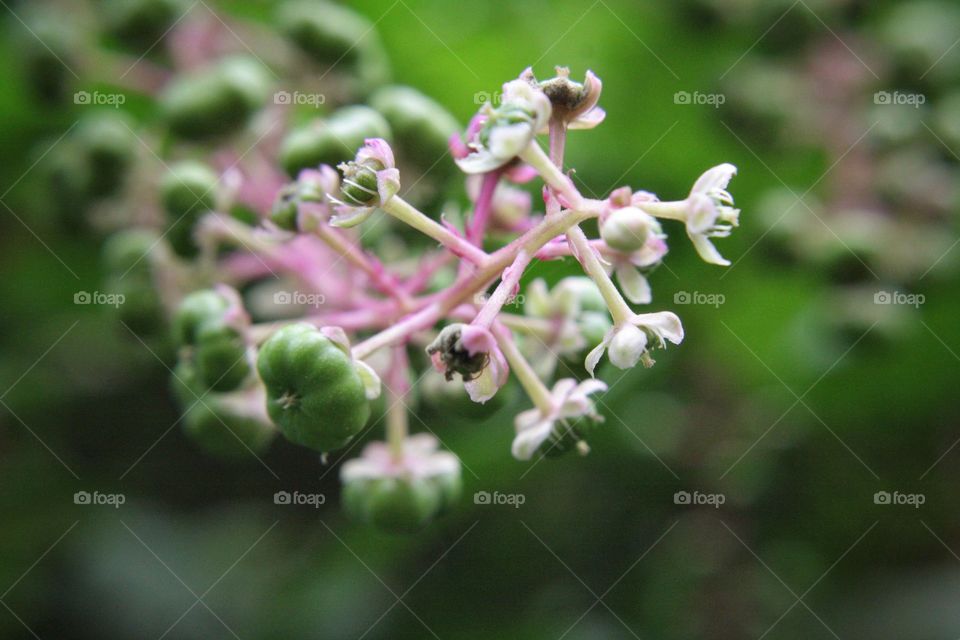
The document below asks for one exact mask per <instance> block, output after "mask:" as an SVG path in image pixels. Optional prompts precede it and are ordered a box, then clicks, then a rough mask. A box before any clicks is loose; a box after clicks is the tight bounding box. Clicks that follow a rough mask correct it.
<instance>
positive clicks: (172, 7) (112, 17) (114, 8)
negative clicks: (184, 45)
mask: <svg viewBox="0 0 960 640" xmlns="http://www.w3.org/2000/svg"><path fill="white" fill-rule="evenodd" d="M105 5H106V6H104V10H103V16H104V17H105V18H106V20H107V31H108V32H109V33H110V34H111V35H112V36H114V37H115V38H116V39H117V40H118V41H119V42H120V43H121V44H123V45H124V46H126V47H128V48H130V49H132V50H134V51H137V52H138V53H139V52H145V51H148V50H150V49H152V48H153V47H154V45H156V44H157V43H158V42H159V41H160V40H161V39H162V38H163V37H164V36H165V35H166V34H167V32H168V31H169V30H170V28H171V27H172V26H173V25H174V23H175V22H176V21H177V19H178V18H180V16H181V15H182V14H183V11H184V6H183V2H182V1H181V0H109V1H108V2H107V3H105Z"/></svg>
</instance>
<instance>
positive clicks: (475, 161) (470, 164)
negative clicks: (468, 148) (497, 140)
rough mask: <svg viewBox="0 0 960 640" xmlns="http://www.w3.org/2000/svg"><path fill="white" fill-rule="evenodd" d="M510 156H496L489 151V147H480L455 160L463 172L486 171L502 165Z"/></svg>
mask: <svg viewBox="0 0 960 640" xmlns="http://www.w3.org/2000/svg"><path fill="white" fill-rule="evenodd" d="M509 160H510V158H506V159H504V158H498V157H496V156H494V155H493V154H492V153H490V150H489V149H480V150H479V151H475V152H473V153H471V154H470V155H468V156H467V157H465V158H458V159H457V160H456V163H457V166H458V167H460V170H461V171H463V172H464V173H487V172H489V171H493V170H494V169H497V168H499V167H502V166H503V165H505V164H506V163H507V162H509Z"/></svg>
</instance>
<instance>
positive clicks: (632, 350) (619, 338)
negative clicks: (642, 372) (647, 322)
mask: <svg viewBox="0 0 960 640" xmlns="http://www.w3.org/2000/svg"><path fill="white" fill-rule="evenodd" d="M646 350H647V334H646V332H644V331H643V329H640V328H638V327H635V326H633V325H632V324H627V325H624V326H622V327H620V328H619V329H617V331H616V333H614V334H613V338H611V340H610V346H609V347H608V348H607V355H608V356H609V357H610V362H612V363H613V366H615V367H617V368H619V369H630V368H632V367H634V366H635V365H636V364H637V362H639V361H640V357H641V356H642V355H643V354H644V353H645V352H646Z"/></svg>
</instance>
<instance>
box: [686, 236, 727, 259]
mask: <svg viewBox="0 0 960 640" xmlns="http://www.w3.org/2000/svg"><path fill="white" fill-rule="evenodd" d="M687 235H688V236H690V241H691V242H692V243H693V246H694V248H695V249H696V250H697V253H699V254H700V257H701V258H703V261H704V262H707V263H709V264H718V265H720V266H721V267H728V266H730V261H729V260H727V259H726V258H724V257H723V256H722V255H720V252H719V251H717V248H716V247H714V246H713V243H712V242H710V240H709V238H707V236H705V235H703V234H702V233H688V234H687Z"/></svg>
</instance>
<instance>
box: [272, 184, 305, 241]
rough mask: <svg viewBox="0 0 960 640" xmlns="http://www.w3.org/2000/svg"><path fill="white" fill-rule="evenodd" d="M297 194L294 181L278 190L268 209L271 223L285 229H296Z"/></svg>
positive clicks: (297, 190)
mask: <svg viewBox="0 0 960 640" xmlns="http://www.w3.org/2000/svg"><path fill="white" fill-rule="evenodd" d="M298 194H299V189H298V186H297V183H295V182H294V183H291V184H288V185H286V186H285V187H284V188H283V189H281V190H280V193H279V194H277V199H276V200H274V201H273V208H272V209H271V210H270V220H271V221H272V222H273V224H275V225H277V226H278V227H280V228H281V229H285V230H287V231H296V230H297V214H298V213H299V206H298V204H299V203H298Z"/></svg>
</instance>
